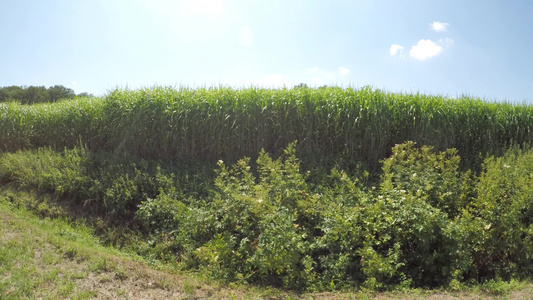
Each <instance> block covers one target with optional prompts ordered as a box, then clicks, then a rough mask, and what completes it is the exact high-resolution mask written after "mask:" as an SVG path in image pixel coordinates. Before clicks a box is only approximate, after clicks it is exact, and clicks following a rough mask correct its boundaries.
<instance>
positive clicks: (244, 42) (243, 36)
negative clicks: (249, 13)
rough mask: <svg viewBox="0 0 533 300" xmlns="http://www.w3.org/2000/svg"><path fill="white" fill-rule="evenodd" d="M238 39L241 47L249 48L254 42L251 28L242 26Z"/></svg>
mask: <svg viewBox="0 0 533 300" xmlns="http://www.w3.org/2000/svg"><path fill="white" fill-rule="evenodd" d="M237 39H238V41H239V44H240V45H241V46H243V47H248V46H250V45H252V43H253V42H254V33H253V31H252V29H251V28H250V27H248V26H242V27H241V28H239V32H238V34H237Z"/></svg>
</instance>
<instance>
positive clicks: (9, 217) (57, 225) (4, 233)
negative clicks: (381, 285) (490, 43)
mask: <svg viewBox="0 0 533 300" xmlns="http://www.w3.org/2000/svg"><path fill="white" fill-rule="evenodd" d="M507 289H508V287H507V288H506V286H501V290H499V289H498V286H495V287H492V289H490V290H485V291H484V292H483V290H477V291H472V292H469V293H465V292H457V293H449V292H439V291H420V290H414V291H409V292H407V293H382V294H365V293H356V294H340V293H339V294H332V293H315V294H312V293H311V294H305V295H295V294H291V293H287V292H283V291H278V290H273V289H268V290H261V289H259V288H255V287H253V288H251V287H242V286H235V287H231V288H230V287H226V286H222V285H221V284H220V283H217V282H207V281H206V280H204V279H198V278H193V277H190V276H180V275H175V274H171V273H169V272H164V271H159V270H155V269H154V268H151V267H150V266H148V264H147V263H146V262H143V261H142V259H140V258H138V257H134V256H131V255H127V254H124V253H120V252H118V251H117V250H114V249H110V248H104V247H102V246H100V245H98V243H97V241H96V240H95V239H94V237H92V236H91V235H90V233H88V232H87V230H84V229H83V228H74V227H72V226H71V225H69V224H68V223H67V222H65V221H62V220H50V219H39V218H37V217H35V216H33V215H32V214H30V213H28V212H27V211H22V210H19V209H16V208H15V207H14V206H13V205H11V204H10V203H9V202H8V201H6V198H2V197H1V196H0V299H20V298H29V299H33V298H35V299H50V298H52V299H259V298H261V299H264V298H267V299H286V298H289V299H295V298H306V299H458V298H460V299H487V298H498V299H531V297H533V286H532V285H531V284H529V285H526V284H520V285H518V286H517V287H515V288H513V289H514V290H513V291H510V290H507Z"/></svg>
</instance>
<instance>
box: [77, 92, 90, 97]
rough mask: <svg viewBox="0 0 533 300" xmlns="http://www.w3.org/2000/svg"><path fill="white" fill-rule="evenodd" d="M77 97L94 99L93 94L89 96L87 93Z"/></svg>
mask: <svg viewBox="0 0 533 300" xmlns="http://www.w3.org/2000/svg"><path fill="white" fill-rule="evenodd" d="M77 96H78V97H82V98H94V95H93V94H89V93H87V92H83V93H79V94H78V95H77Z"/></svg>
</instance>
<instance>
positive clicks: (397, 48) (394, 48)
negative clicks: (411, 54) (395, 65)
mask: <svg viewBox="0 0 533 300" xmlns="http://www.w3.org/2000/svg"><path fill="white" fill-rule="evenodd" d="M389 52H390V55H392V56H395V55H402V53H403V46H402V45H398V44H392V45H390V49H389Z"/></svg>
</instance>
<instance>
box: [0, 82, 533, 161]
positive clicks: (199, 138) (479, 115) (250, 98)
mask: <svg viewBox="0 0 533 300" xmlns="http://www.w3.org/2000/svg"><path fill="white" fill-rule="evenodd" d="M531 126H533V106H530V105H513V104H508V103H493V102H486V101H482V100H480V99H475V98H459V99H448V98H445V97H441V96H428V95H423V94H394V93H387V92H384V91H381V90H378V89H372V88H370V87H365V88H361V89H352V88H337V87H328V88H320V89H309V88H294V89H282V90H268V89H256V88H249V89H241V90H234V89H230V88H212V89H186V88H183V89H178V90H176V89H171V88H161V87H158V88H151V89H143V90H138V91H130V90H115V91H111V92H110V93H109V94H108V95H107V96H105V97H103V98H91V99H87V98H78V99H76V100H70V101H62V102H59V103H51V104H37V105H20V104H15V103H5V104H0V129H1V131H2V138H1V140H0V151H1V152H9V151H14V150H18V149H28V148H35V147H42V146H51V147H52V148H55V149H60V150H62V149H63V148H64V147H67V148H72V147H74V146H75V145H77V144H79V143H80V141H81V143H83V144H86V145H88V146H89V147H90V149H91V150H106V151H115V152H129V153H133V154H136V155H139V156H141V157H144V158H164V159H174V160H179V159H198V160H209V161H217V160H219V159H222V160H224V161H232V162H235V161H236V160H237V159H239V158H241V157H244V156H248V157H257V154H258V153H259V151H260V150H261V149H265V151H267V152H269V153H273V154H280V153H281V151H282V149H283V148H285V147H286V146H287V145H288V144H289V143H291V142H292V141H295V140H297V141H298V149H297V153H298V155H299V157H300V158H301V159H302V161H303V162H304V163H306V162H308V161H314V162H318V161H322V162H327V163H329V164H333V163H338V164H340V165H346V166H350V165H353V164H354V163H355V162H357V163H358V164H362V165H364V166H365V167H370V168H375V167H379V160H380V159H384V158H386V157H387V155H389V154H390V151H391V150H390V149H391V147H392V146H394V145H395V144H399V143H403V142H404V141H407V140H410V141H414V142H417V143H418V144H421V145H431V146H433V147H435V149H437V150H444V149H448V148H456V149H458V151H459V154H460V155H461V157H462V158H463V163H465V164H476V163H479V162H480V161H481V159H480V154H481V155H485V154H496V155H498V154H503V153H504V151H505V149H506V148H508V147H509V146H510V145H511V144H524V143H527V144H529V143H531V141H532V139H533V134H532V131H531V130H532V128H531ZM469 166H471V165H469Z"/></svg>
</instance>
